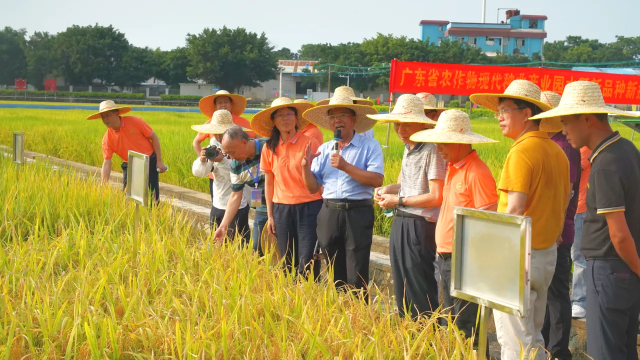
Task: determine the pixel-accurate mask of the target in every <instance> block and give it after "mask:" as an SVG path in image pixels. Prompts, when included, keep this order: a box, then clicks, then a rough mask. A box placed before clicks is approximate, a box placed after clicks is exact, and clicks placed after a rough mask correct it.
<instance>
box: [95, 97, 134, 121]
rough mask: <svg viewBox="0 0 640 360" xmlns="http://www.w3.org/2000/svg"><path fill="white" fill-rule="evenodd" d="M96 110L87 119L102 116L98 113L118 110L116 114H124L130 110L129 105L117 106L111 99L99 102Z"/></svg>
mask: <svg viewBox="0 0 640 360" xmlns="http://www.w3.org/2000/svg"><path fill="white" fill-rule="evenodd" d="M98 109H99V110H98V112H97V113H95V114H91V115H89V116H88V117H87V120H94V119H100V118H101V117H102V116H101V115H100V114H102V113H104V112H107V111H111V110H118V114H120V115H122V114H126V113H128V112H129V111H131V107H129V106H118V105H116V103H115V102H114V101H113V100H105V101H103V102H101V103H100V107H99V108H98Z"/></svg>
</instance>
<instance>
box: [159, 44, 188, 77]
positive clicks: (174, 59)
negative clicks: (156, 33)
mask: <svg viewBox="0 0 640 360" xmlns="http://www.w3.org/2000/svg"><path fill="white" fill-rule="evenodd" d="M156 58H157V61H158V67H157V68H156V72H155V74H154V76H155V77H156V78H158V79H161V80H162V81H164V82H165V83H166V84H167V85H169V86H179V85H180V83H188V82H191V81H190V80H189V77H188V76H187V68H188V67H189V65H190V62H189V51H188V49H187V48H184V47H178V48H175V49H173V50H170V51H160V50H156Z"/></svg>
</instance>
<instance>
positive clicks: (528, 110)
mask: <svg viewBox="0 0 640 360" xmlns="http://www.w3.org/2000/svg"><path fill="white" fill-rule="evenodd" d="M471 101H473V102H475V103H476V104H478V105H482V106H484V107H486V108H488V109H490V110H493V111H496V114H495V116H496V118H497V119H498V120H499V121H500V129H501V130H502V135H504V136H506V137H508V138H511V139H513V140H514V141H515V142H514V144H513V145H512V146H511V150H509V154H508V155H507V160H506V162H505V164H504V168H503V170H502V175H501V177H500V182H499V184H498V190H499V195H500V200H499V203H498V212H502V213H507V214H514V215H524V216H529V217H531V225H532V230H531V249H532V250H531V266H530V273H529V280H530V284H531V291H530V294H529V296H530V300H529V309H528V316H527V317H525V318H518V317H516V316H513V315H509V314H506V313H503V312H500V311H494V319H495V323H496V333H497V335H498V341H499V342H500V345H501V346H502V357H501V358H502V359H503V360H511V359H520V358H521V349H522V351H523V352H524V357H525V358H527V359H529V358H530V355H529V353H533V352H537V354H536V359H546V353H545V350H544V340H543V338H542V334H541V332H540V330H541V329H542V325H543V323H544V315H545V311H546V305H547V291H548V289H549V285H550V284H551V279H552V278H553V273H554V271H555V266H556V257H557V250H556V249H557V245H556V243H557V242H558V241H560V242H561V241H562V238H561V237H560V235H561V233H562V228H563V225H564V217H565V212H566V209H567V205H568V203H569V196H570V195H571V185H570V182H569V161H568V160H567V156H566V155H565V154H564V152H563V151H562V149H561V148H560V147H559V146H558V145H556V144H555V143H554V142H553V141H552V140H551V139H549V136H548V135H547V133H546V132H544V131H540V129H539V126H540V121H539V120H537V121H536V120H529V118H531V117H533V116H535V115H538V114H540V113H541V112H542V111H547V110H550V109H551V106H550V105H548V104H546V103H544V102H542V101H540V88H539V87H538V86H537V85H536V84H534V83H532V82H530V81H526V80H514V81H513V82H512V83H511V84H510V85H509V87H508V88H507V89H506V90H505V92H504V94H475V95H472V96H471ZM554 121H559V120H554Z"/></svg>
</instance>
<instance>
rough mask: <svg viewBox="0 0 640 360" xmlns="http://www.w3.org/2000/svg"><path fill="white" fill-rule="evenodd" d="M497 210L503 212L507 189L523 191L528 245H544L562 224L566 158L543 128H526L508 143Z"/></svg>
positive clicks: (566, 194) (566, 197)
mask: <svg viewBox="0 0 640 360" xmlns="http://www.w3.org/2000/svg"><path fill="white" fill-rule="evenodd" d="M498 190H500V201H499V202H498V212H501V213H505V212H506V210H507V206H508V204H509V198H508V192H509V191H517V192H521V193H525V194H527V201H526V203H525V209H524V216H530V217H531V227H532V230H531V247H532V248H533V249H547V248H549V247H550V246H551V245H553V244H554V243H555V242H556V240H557V239H558V235H560V233H561V232H562V228H563V227H564V221H563V219H564V214H565V210H566V209H567V203H568V200H569V193H570V192H571V186H570V185H569V160H567V156H566V155H565V154H564V152H563V151H562V149H560V147H559V146H558V145H556V144H555V143H554V142H553V141H551V139H549V135H547V133H546V132H543V131H530V132H528V133H526V134H524V135H522V136H521V137H520V138H519V139H518V140H516V141H515V143H514V144H513V145H512V146H511V150H509V154H508V155H507V160H506V161H505V164H504V168H503V169H502V176H501V177H500V183H499V184H498Z"/></svg>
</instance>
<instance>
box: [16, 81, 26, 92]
mask: <svg viewBox="0 0 640 360" xmlns="http://www.w3.org/2000/svg"><path fill="white" fill-rule="evenodd" d="M15 85H16V86H15V90H27V80H25V79H16V83H15Z"/></svg>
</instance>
